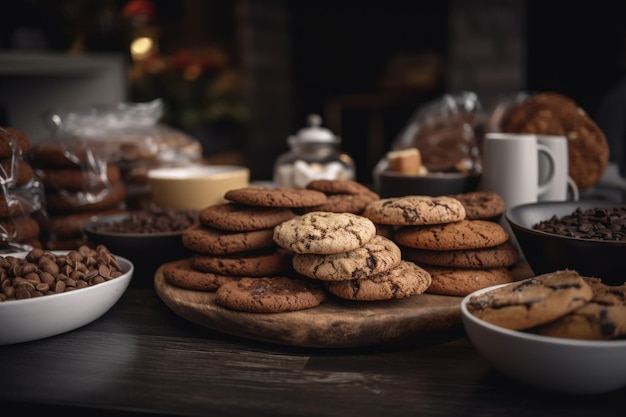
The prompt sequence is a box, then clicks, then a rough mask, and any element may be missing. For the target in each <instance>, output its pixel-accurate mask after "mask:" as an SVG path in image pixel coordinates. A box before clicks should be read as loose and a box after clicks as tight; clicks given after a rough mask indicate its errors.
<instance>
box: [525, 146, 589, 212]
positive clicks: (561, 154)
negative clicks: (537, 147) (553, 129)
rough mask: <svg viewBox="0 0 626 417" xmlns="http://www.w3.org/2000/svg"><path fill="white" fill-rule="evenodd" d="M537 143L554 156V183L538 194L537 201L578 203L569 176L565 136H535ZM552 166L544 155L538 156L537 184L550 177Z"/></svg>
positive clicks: (576, 192)
mask: <svg viewBox="0 0 626 417" xmlns="http://www.w3.org/2000/svg"><path fill="white" fill-rule="evenodd" d="M536 136H537V143H539V144H541V145H545V146H547V147H548V148H550V150H551V151H552V153H553V154H554V158H555V159H556V164H555V166H554V169H555V172H554V176H555V178H554V182H553V183H552V185H551V186H550V187H548V188H547V189H546V191H545V192H544V193H543V194H539V201H567V200H573V201H578V199H579V192H578V186H577V185H576V182H574V180H573V179H572V177H570V176H569V148H568V144H567V138H566V137H565V136H556V135H536ZM550 169H552V164H551V163H550V161H549V160H548V158H547V157H546V155H545V154H543V153H540V154H539V182H540V183H541V182H545V181H546V180H547V179H548V178H549V176H550Z"/></svg>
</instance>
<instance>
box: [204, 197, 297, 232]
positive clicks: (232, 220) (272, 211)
mask: <svg viewBox="0 0 626 417" xmlns="http://www.w3.org/2000/svg"><path fill="white" fill-rule="evenodd" d="M295 216H296V213H294V212H293V210H292V209H290V208H285V207H260V206H249V205H243V204H237V203H231V202H227V203H221V204H214V205H212V206H209V207H206V208H205V209H203V210H201V211H200V213H199V218H198V219H199V220H200V223H202V224H203V225H205V226H208V227H212V228H215V229H220V230H230V231H241V232H243V231H250V230H259V229H269V228H271V227H274V226H276V225H278V224H280V223H282V222H284V221H287V220H289V219H293V218H294V217H295Z"/></svg>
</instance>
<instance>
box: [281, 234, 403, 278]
mask: <svg viewBox="0 0 626 417" xmlns="http://www.w3.org/2000/svg"><path fill="white" fill-rule="evenodd" d="M401 258H402V254H401V252H400V248H399V247H398V245H396V244H395V243H394V242H393V241H392V240H390V239H388V238H386V237H383V236H380V235H376V236H374V237H373V238H372V239H371V240H370V241H369V242H368V243H367V244H365V246H363V247H360V248H357V249H354V250H351V251H348V252H342V253H337V254H333V255H317V254H312V253H306V254H298V253H297V254H295V255H294V256H293V260H292V263H293V269H295V270H296V272H299V273H300V274H302V275H304V276H306V277H309V278H313V279H318V280H322V281H345V280H350V279H361V278H366V277H369V276H372V275H377V274H380V273H383V272H385V271H388V270H390V269H391V268H394V267H395V266H397V265H398V264H399V263H400V261H401V260H402V259H401Z"/></svg>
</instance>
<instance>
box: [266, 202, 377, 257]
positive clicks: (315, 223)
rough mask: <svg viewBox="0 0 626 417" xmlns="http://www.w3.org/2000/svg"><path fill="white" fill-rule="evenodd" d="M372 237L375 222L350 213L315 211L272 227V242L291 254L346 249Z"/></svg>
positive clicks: (357, 246)
mask: <svg viewBox="0 0 626 417" xmlns="http://www.w3.org/2000/svg"><path fill="white" fill-rule="evenodd" d="M374 236H376V226H375V225H374V223H372V221H371V220H369V219H367V218H365V217H362V216H358V215H356V214H352V213H330V212H325V211H314V212H311V213H306V214H303V215H301V216H298V217H296V218H293V219H291V220H287V221H286V222H283V223H281V224H279V225H278V226H276V227H274V242H276V244H278V245H279V246H281V247H283V248H285V249H287V250H290V251H292V252H294V253H316V254H320V255H330V254H335V253H342V252H348V251H351V250H354V249H357V248H360V247H363V246H365V245H366V244H367V243H368V242H369V241H370V240H372V238H373V237H374Z"/></svg>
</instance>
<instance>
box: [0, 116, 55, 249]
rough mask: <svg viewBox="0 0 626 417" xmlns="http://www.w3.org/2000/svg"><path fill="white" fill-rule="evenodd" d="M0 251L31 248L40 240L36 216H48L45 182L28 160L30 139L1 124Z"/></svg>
mask: <svg viewBox="0 0 626 417" xmlns="http://www.w3.org/2000/svg"><path fill="white" fill-rule="evenodd" d="M0 148H2V149H0V193H1V196H0V252H16V251H27V250H31V249H32V248H33V247H34V246H36V245H38V242H39V232H40V228H39V223H38V220H37V218H38V217H39V216H41V215H45V210H44V189H43V184H42V183H41V181H40V180H39V179H38V178H37V176H36V175H35V174H34V171H33V169H32V167H31V166H30V165H29V163H28V162H27V161H26V160H25V156H26V155H25V153H26V152H27V151H28V150H29V149H30V140H29V139H28V138H27V137H26V135H25V134H23V132H20V131H17V130H15V129H11V128H7V127H1V126H0Z"/></svg>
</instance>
